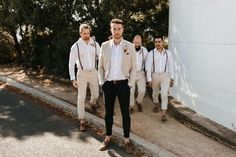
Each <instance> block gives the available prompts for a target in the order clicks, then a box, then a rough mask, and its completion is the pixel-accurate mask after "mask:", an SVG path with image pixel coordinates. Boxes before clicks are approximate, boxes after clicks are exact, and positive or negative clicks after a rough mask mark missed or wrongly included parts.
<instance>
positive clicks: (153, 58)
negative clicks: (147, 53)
mask: <svg viewBox="0 0 236 157" xmlns="http://www.w3.org/2000/svg"><path fill="white" fill-rule="evenodd" d="M152 60H153V63H152V64H153V73H155V72H156V70H155V61H154V50H152Z"/></svg>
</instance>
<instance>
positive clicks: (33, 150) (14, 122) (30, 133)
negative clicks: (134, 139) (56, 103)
mask: <svg viewBox="0 0 236 157" xmlns="http://www.w3.org/2000/svg"><path fill="white" fill-rule="evenodd" d="M8 89H9V88H1V85H0V157H78V156H80V157H111V156H116V157H124V156H125V157H133V155H129V154H127V153H126V152H125V150H124V149H123V148H122V147H121V146H119V145H117V144H114V143H113V145H112V146H111V149H110V150H107V151H98V150H97V148H98V147H99V146H100V145H101V141H102V140H103V139H102V138H101V137H99V136H97V135H96V134H95V133H93V132H91V131H89V132H85V133H83V132H80V131H79V125H78V121H75V120H71V119H70V118H67V117H65V116H62V115H61V114H60V113H58V112H55V111H54V110H49V109H48V107H45V105H44V104H42V103H41V102H39V101H35V99H34V100H32V99H28V97H25V96H22V95H19V94H17V93H15V92H12V91H11V90H8Z"/></svg>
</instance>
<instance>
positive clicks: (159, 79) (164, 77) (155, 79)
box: [152, 73, 170, 110]
mask: <svg viewBox="0 0 236 157" xmlns="http://www.w3.org/2000/svg"><path fill="white" fill-rule="evenodd" d="M160 87H161V101H162V103H161V109H163V110H166V109H167V104H168V90H169V87H170V74H169V73H161V74H157V73H153V74H152V91H153V92H152V98H153V102H154V103H158V102H159V100H158V95H159V91H160Z"/></svg>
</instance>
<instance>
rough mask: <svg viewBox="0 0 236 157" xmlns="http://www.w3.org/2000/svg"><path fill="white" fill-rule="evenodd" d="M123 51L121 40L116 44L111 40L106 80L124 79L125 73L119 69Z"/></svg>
mask: <svg viewBox="0 0 236 157" xmlns="http://www.w3.org/2000/svg"><path fill="white" fill-rule="evenodd" d="M122 40H123V39H122ZM123 51H124V46H123V45H122V42H120V43H119V44H118V45H115V44H114V42H112V52H111V64H110V70H109V75H108V78H107V80H109V81H111V80H124V79H125V75H124V74H123V72H122V69H121V64H122V53H123Z"/></svg>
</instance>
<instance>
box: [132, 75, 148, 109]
mask: <svg viewBox="0 0 236 157" xmlns="http://www.w3.org/2000/svg"><path fill="white" fill-rule="evenodd" d="M136 85H137V88H138V96H137V99H136V101H137V102H138V103H141V102H142V101H143V97H144V95H145V92H146V77H145V73H144V71H139V72H137V73H136V79H135V84H134V86H133V87H132V88H131V89H130V107H133V106H134V104H135V98H134V92H135V89H136Z"/></svg>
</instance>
